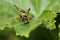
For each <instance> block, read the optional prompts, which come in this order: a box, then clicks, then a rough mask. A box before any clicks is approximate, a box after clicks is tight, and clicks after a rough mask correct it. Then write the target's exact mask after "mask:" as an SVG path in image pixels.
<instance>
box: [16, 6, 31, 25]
mask: <svg viewBox="0 0 60 40" xmlns="http://www.w3.org/2000/svg"><path fill="white" fill-rule="evenodd" d="M15 7H16V8H17V9H18V10H19V8H18V7H17V6H16V5H15ZM29 12H30V8H29V9H28V10H27V12H25V11H24V10H20V11H19V17H20V19H21V21H22V22H23V23H24V24H27V23H29V21H30V19H31V18H30V16H29Z"/></svg>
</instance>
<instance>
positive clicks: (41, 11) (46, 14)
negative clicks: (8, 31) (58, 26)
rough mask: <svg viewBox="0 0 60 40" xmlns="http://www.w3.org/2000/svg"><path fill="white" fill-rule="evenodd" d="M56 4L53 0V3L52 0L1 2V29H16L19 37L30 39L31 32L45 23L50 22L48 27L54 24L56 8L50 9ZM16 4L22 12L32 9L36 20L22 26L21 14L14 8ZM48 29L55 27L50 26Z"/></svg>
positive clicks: (33, 19)
mask: <svg viewBox="0 0 60 40" xmlns="http://www.w3.org/2000/svg"><path fill="white" fill-rule="evenodd" d="M57 1H59V0H57ZM55 2H56V0H55V1H54V0H53V2H52V0H0V29H4V28H5V27H9V28H10V27H14V30H15V31H16V34H17V35H21V36H26V37H29V33H30V31H32V30H34V29H35V28H37V27H38V25H40V24H42V22H43V21H44V22H43V23H45V22H47V21H49V23H47V25H50V22H51V24H54V17H55V16H56V14H55V11H54V9H55V8H53V9H50V8H49V7H50V6H53V5H52V4H53V3H55ZM51 3H52V4H51ZM14 4H15V5H17V7H18V8H19V9H20V10H22V9H23V10H25V11H27V10H28V8H31V11H30V13H31V14H32V15H33V16H34V18H33V17H32V20H31V21H30V23H29V24H22V22H20V18H19V15H18V14H19V12H18V10H17V9H16V8H15V7H14ZM55 6H56V5H55ZM55 6H54V7H55ZM52 21H53V22H52ZM48 28H49V29H50V28H55V27H54V26H53V27H52V25H50V27H48Z"/></svg>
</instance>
